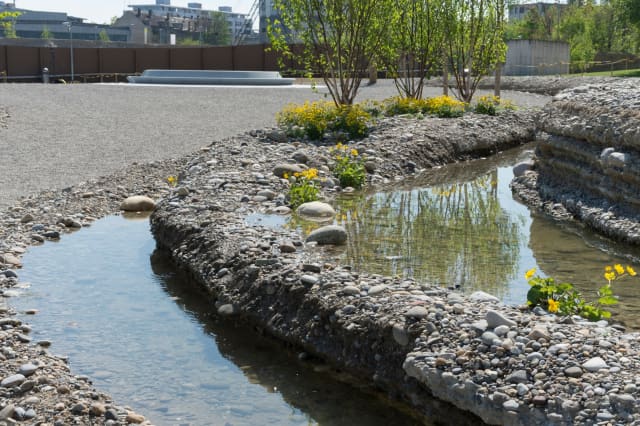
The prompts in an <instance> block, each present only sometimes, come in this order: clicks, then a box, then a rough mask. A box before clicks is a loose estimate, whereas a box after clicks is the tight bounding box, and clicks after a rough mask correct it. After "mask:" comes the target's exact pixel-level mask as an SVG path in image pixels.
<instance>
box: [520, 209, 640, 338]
mask: <svg viewBox="0 0 640 426" xmlns="http://www.w3.org/2000/svg"><path fill="white" fill-rule="evenodd" d="M530 233H531V235H530V238H529V247H530V248H531V251H532V253H533V256H534V257H535V260H536V264H537V266H538V268H539V273H540V275H542V276H551V277H554V278H555V279H556V280H559V281H566V282H570V283H572V284H573V285H574V286H575V287H576V288H577V289H579V290H580V291H581V292H582V293H583V295H585V296H586V297H587V300H595V298H596V297H595V296H596V292H597V290H598V288H600V287H601V286H602V285H603V284H605V280H604V277H603V274H604V267H605V265H613V264H615V263H620V264H623V265H626V264H630V265H634V267H635V265H637V264H638V263H640V260H639V259H640V250H639V249H638V248H634V247H629V246H623V245H619V244H616V243H613V242H612V241H609V240H607V239H605V238H603V237H600V236H598V235H596V234H594V233H592V232H589V231H588V230H586V229H582V228H577V227H576V226H572V225H570V224H558V223H555V222H553V221H551V220H550V219H547V218H544V217H536V216H534V217H533V220H532V222H531V228H530ZM636 269H637V268H636ZM638 288H640V278H638V277H634V278H631V277H624V278H622V279H620V280H617V281H614V283H613V290H614V294H616V295H617V296H619V297H620V299H619V300H620V303H619V304H618V305H616V306H612V307H610V310H611V311H612V312H613V320H614V321H617V322H621V323H623V324H625V325H626V326H628V327H630V328H633V329H635V330H640V292H638Z"/></svg>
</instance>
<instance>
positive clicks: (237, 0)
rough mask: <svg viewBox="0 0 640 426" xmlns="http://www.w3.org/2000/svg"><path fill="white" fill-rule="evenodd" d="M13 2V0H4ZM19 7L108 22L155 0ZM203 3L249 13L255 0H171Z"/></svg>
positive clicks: (44, 1) (78, 0) (42, 1)
mask: <svg viewBox="0 0 640 426" xmlns="http://www.w3.org/2000/svg"><path fill="white" fill-rule="evenodd" d="M4 1H5V3H11V2H12V1H13V0H4ZM15 2H16V7H17V8H19V9H30V10H42V11H47V12H66V13H68V14H69V15H71V16H74V17H77V18H85V19H86V21H85V22H93V23H96V24H108V23H109V22H111V18H112V17H114V16H121V15H122V11H123V10H130V9H129V7H128V6H129V5H130V4H155V3H156V2H155V0H124V1H123V0H54V1H52V0H15ZM191 2H195V3H202V8H203V9H208V10H217V9H218V6H231V7H232V8H233V11H234V12H239V13H249V10H250V9H251V5H252V4H253V0H171V5H172V6H182V7H186V6H187V3H191Z"/></svg>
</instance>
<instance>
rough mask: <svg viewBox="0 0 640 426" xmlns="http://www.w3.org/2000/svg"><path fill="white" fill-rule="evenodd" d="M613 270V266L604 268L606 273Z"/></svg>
mask: <svg viewBox="0 0 640 426" xmlns="http://www.w3.org/2000/svg"><path fill="white" fill-rule="evenodd" d="M612 270H613V268H612V267H611V266H609V265H607V266H605V267H604V271H605V272H611V271H612Z"/></svg>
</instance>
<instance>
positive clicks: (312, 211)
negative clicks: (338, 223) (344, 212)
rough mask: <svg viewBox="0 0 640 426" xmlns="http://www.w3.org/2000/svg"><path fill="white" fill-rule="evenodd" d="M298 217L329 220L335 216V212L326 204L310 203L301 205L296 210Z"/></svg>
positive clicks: (319, 202)
mask: <svg viewBox="0 0 640 426" xmlns="http://www.w3.org/2000/svg"><path fill="white" fill-rule="evenodd" d="M296 213H298V214H299V215H300V216H304V217H305V218H312V219H330V218H333V217H334V216H335V215H336V211H335V210H334V209H333V207H331V205H329V204H327V203H323V202H321V201H311V202H309V203H304V204H301V205H300V206H299V207H298V209H297V210H296Z"/></svg>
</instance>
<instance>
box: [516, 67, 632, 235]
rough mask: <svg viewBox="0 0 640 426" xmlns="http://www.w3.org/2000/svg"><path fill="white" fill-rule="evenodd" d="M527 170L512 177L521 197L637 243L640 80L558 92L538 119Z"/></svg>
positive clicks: (532, 203)
mask: <svg viewBox="0 0 640 426" xmlns="http://www.w3.org/2000/svg"><path fill="white" fill-rule="evenodd" d="M538 130H539V133H538V138H537V139H538V140H539V145H538V148H537V150H536V161H535V163H534V166H533V170H531V171H528V172H526V173H523V174H522V175H521V176H520V177H518V178H516V179H515V180H514V181H513V182H512V189H513V191H514V192H515V193H516V195H518V196H519V197H520V198H521V199H522V200H524V201H525V202H526V203H527V204H529V205H531V206H533V207H536V208H538V209H540V210H543V211H545V212H547V213H549V214H550V215H552V216H553V217H556V218H560V219H575V220H577V221H579V222H581V223H584V224H586V225H587V226H589V227H591V228H593V229H594V230H596V231H597V232H600V233H602V234H604V235H605V236H608V237H611V238H613V239H615V240H619V241H623V242H625V243H629V244H635V245H637V244H640V165H639V164H640V162H639V161H638V160H639V159H640V88H639V87H638V84H637V82H636V81H635V80H633V79H627V80H615V81H610V82H608V83H606V84H602V85H586V86H580V87H576V88H573V89H568V90H566V91H564V92H562V93H560V94H558V95H556V96H555V97H554V99H553V102H551V103H550V104H549V105H547V106H546V107H545V108H544V110H543V111H542V113H541V114H540V117H539V120H538Z"/></svg>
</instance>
